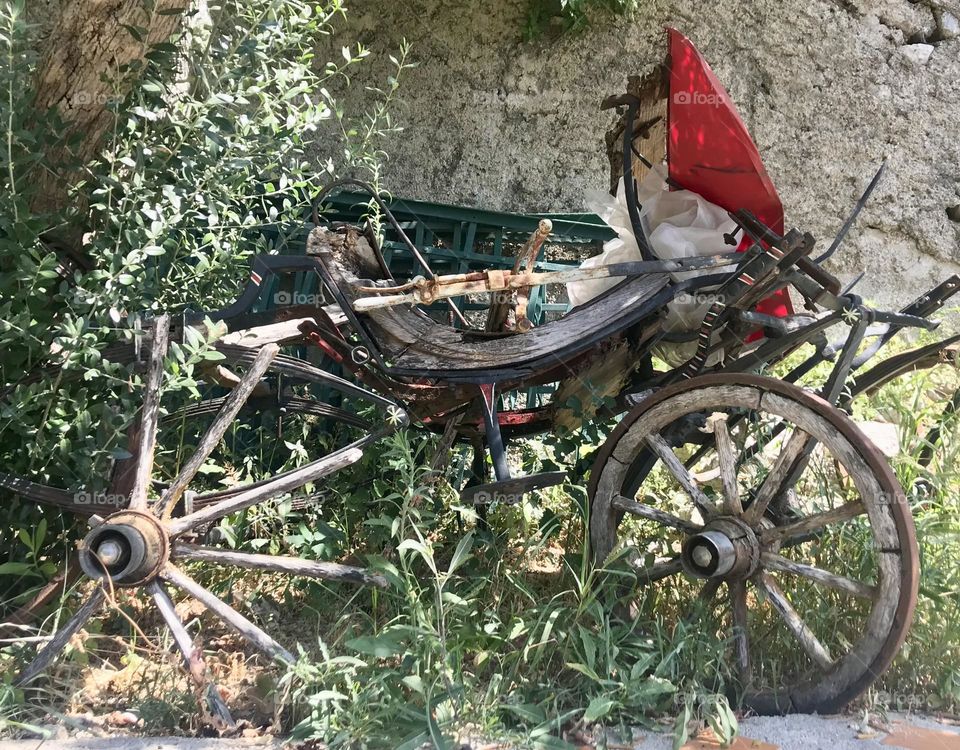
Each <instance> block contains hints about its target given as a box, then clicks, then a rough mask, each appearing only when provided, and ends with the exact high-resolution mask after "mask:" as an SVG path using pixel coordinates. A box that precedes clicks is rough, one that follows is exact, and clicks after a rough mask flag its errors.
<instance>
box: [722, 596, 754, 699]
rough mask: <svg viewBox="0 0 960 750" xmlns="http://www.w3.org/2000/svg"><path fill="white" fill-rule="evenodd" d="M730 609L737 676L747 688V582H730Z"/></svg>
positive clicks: (748, 656) (748, 682)
mask: <svg viewBox="0 0 960 750" xmlns="http://www.w3.org/2000/svg"><path fill="white" fill-rule="evenodd" d="M727 586H728V589H729V591H730V609H731V611H732V615H733V645H734V651H735V652H736V656H737V674H738V676H739V677H740V684H741V686H743V687H747V686H748V685H749V684H750V682H751V668H750V626H749V621H748V618H747V615H748V607H747V582H746V581H743V580H735V581H730V582H729V583H728V584H727Z"/></svg>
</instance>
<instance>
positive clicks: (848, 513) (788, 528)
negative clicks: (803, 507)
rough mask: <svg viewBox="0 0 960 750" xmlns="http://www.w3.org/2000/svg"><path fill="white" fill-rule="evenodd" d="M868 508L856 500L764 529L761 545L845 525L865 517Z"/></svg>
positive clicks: (786, 540) (861, 501)
mask: <svg viewBox="0 0 960 750" xmlns="http://www.w3.org/2000/svg"><path fill="white" fill-rule="evenodd" d="M866 510H867V508H866V506H865V505H864V504H863V500H855V501H854V502H852V503H845V504H844V505H841V506H840V507H839V508H831V509H830V510H825V511H821V512H820V513H814V514H813V515H809V516H806V517H804V518H801V519H799V520H797V521H792V522H791V523H787V524H784V525H783V526H774V527H773V528H772V529H764V530H763V531H762V532H761V534H760V543H761V544H763V545H764V546H770V545H773V544H777V543H783V542H788V541H790V540H791V539H793V538H795V537H800V536H804V535H805V534H809V533H811V532H814V531H819V530H820V529H823V528H826V527H827V526H831V525H832V524H835V523H843V522H844V521H849V520H850V519H851V518H856V517H857V516H860V515H863V514H864V513H865V512H866Z"/></svg>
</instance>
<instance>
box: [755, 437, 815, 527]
mask: <svg viewBox="0 0 960 750" xmlns="http://www.w3.org/2000/svg"><path fill="white" fill-rule="evenodd" d="M810 439H811V438H810V436H809V435H808V434H807V433H805V432H804V431H803V430H801V429H800V428H799V427H798V428H796V429H795V430H794V431H793V432H792V433H791V435H790V437H789V438H787V441H786V443H785V444H784V446H783V450H782V451H781V452H780V455H779V456H778V457H777V460H776V463H774V465H773V468H772V469H770V473H769V474H767V476H766V477H765V478H764V480H763V483H762V484H761V485H760V489H758V490H757V493H756V495H754V498H753V502H752V503H751V504H750V507H749V508H747V511H746V513H745V514H744V519H743V520H744V521H745V522H746V523H748V524H751V525H752V524H756V523H759V522H760V519H762V518H763V514H764V513H766V512H767V507H768V506H769V505H770V503H771V502H772V501H773V499H774V498H776V497H778V496H779V495H780V494H781V493H782V492H783V485H784V481H785V480H786V478H787V475H788V474H790V473H791V470H792V469H793V467H794V464H795V463H796V462H797V459H799V458H800V456H801V455H803V453H804V451H805V450H806V448H807V444H808V443H809V442H810Z"/></svg>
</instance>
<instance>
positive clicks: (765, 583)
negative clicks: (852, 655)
mask: <svg viewBox="0 0 960 750" xmlns="http://www.w3.org/2000/svg"><path fill="white" fill-rule="evenodd" d="M757 580H758V582H759V583H760V585H761V586H762V587H763V589H764V591H766V592H767V597H768V598H769V600H770V603H771V604H772V605H773V608H774V609H775V610H776V611H777V613H778V614H779V615H780V617H781V618H782V619H783V621H784V622H785V623H786V625H787V628H788V629H789V630H790V632H791V633H793V636H794V637H795V638H796V639H797V640H798V641H800V645H801V646H802V647H803V650H804V651H805V652H806V654H807V656H809V657H810V658H811V659H812V660H813V661H814V663H816V664H817V666H819V667H820V668H821V669H822V670H824V671H827V670H828V669H830V668H831V667H832V666H833V659H831V658H830V652H829V651H827V649H826V647H825V646H824V645H823V644H822V643H820V641H819V639H818V638H817V636H815V635H814V634H813V631H812V630H810V627H809V626H808V625H807V623H805V622H804V621H803V618H802V617H800V615H799V614H798V613H797V610H795V609H794V608H793V605H791V604H790V601H789V599H787V596H786V594H784V593H783V591H781V590H780V587H779V586H777V584H776V581H774V580H773V578H772V577H771V576H770V575H769V574H768V573H760V574H759V575H758V576H757Z"/></svg>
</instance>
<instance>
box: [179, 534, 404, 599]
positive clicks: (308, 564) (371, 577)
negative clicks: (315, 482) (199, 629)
mask: <svg viewBox="0 0 960 750" xmlns="http://www.w3.org/2000/svg"><path fill="white" fill-rule="evenodd" d="M173 558H174V559H177V560H198V561H201V562H208V563H214V564H216V565H231V566H233V567H237V568H248V569H251V570H267V571H270V572H273V573H286V574H287V575H292V576H306V577H308V578H323V579H325V580H328V581H340V582H343V583H359V584H366V585H369V586H377V587H379V588H386V586H387V579H386V578H384V577H383V576H382V575H381V574H379V573H371V572H370V571H368V570H364V569H363V568H357V567H354V566H352V565H341V564H340V563H334V562H320V561H316V560H301V559H300V558H297V557H286V556H283V555H258V554H252V553H248V552H234V551H233V550H226V549H216V548H214V547H201V546H197V545H194V544H185V543H183V542H177V543H176V544H174V547H173Z"/></svg>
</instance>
